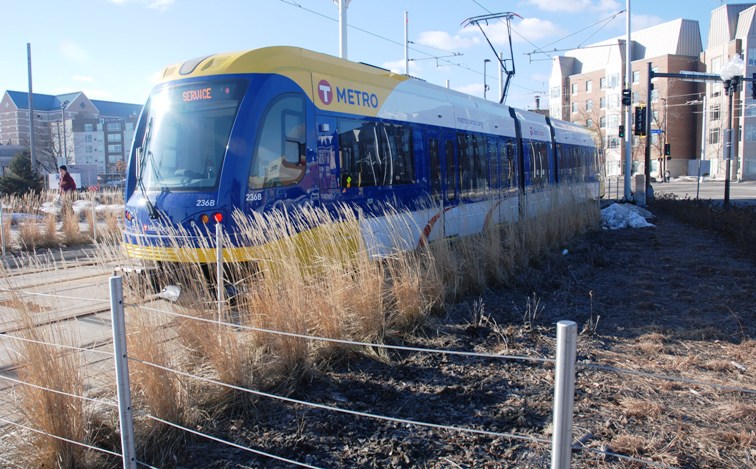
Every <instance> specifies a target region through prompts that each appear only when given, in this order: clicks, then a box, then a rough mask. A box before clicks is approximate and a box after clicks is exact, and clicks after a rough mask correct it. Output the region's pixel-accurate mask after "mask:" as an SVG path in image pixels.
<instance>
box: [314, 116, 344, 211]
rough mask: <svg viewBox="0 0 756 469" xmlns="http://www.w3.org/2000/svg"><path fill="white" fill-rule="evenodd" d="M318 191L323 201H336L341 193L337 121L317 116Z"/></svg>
mask: <svg viewBox="0 0 756 469" xmlns="http://www.w3.org/2000/svg"><path fill="white" fill-rule="evenodd" d="M317 128H318V137H317V156H318V189H319V191H320V196H321V199H322V200H334V198H335V196H336V194H338V192H339V180H338V174H339V169H340V168H339V167H338V158H337V144H338V129H337V126H336V119H332V118H329V117H325V116H320V115H319V116H317Z"/></svg>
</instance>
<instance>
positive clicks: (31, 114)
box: [18, 42, 37, 173]
mask: <svg viewBox="0 0 756 469" xmlns="http://www.w3.org/2000/svg"><path fill="white" fill-rule="evenodd" d="M26 60H27V62H28V68H29V72H28V73H29V153H30V154H31V169H32V171H34V172H35V173H36V172H37V153H36V152H35V151H34V91H33V90H32V59H31V43H30V42H27V43H26ZM18 143H19V144H20V143H21V142H18Z"/></svg>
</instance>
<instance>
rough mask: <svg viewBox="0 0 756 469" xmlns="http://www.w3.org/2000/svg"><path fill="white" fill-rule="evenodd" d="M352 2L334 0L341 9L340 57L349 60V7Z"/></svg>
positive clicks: (349, 0) (348, 0)
mask: <svg viewBox="0 0 756 469" xmlns="http://www.w3.org/2000/svg"><path fill="white" fill-rule="evenodd" d="M351 1H352V0H333V3H335V4H336V5H337V6H338V7H339V57H341V58H342V59H346V58H347V7H348V6H349V2H351Z"/></svg>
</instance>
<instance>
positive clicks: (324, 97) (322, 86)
mask: <svg viewBox="0 0 756 469" xmlns="http://www.w3.org/2000/svg"><path fill="white" fill-rule="evenodd" d="M318 97H319V98H320V100H321V101H322V102H323V104H325V105H328V104H331V101H333V88H331V84H330V83H328V80H320V83H318Z"/></svg>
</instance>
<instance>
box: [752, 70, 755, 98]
mask: <svg viewBox="0 0 756 469" xmlns="http://www.w3.org/2000/svg"><path fill="white" fill-rule="evenodd" d="M751 98H753V99H756V73H754V74H752V75H751Z"/></svg>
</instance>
